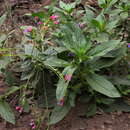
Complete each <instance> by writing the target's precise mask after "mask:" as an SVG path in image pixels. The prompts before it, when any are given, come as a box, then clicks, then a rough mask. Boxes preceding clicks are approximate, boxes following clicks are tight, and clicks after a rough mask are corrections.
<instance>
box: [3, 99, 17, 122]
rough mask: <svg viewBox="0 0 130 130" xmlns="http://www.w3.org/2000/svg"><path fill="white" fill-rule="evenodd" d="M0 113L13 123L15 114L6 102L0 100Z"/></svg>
mask: <svg viewBox="0 0 130 130" xmlns="http://www.w3.org/2000/svg"><path fill="white" fill-rule="evenodd" d="M0 115H1V117H2V118H4V119H5V120H6V121H8V122H10V123H12V124H15V116H14V113H13V111H12V110H11V108H10V106H9V104H8V103H6V102H5V101H0Z"/></svg>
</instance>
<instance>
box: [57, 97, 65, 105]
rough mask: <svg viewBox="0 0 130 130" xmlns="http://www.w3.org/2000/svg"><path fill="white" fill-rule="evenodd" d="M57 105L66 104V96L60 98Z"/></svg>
mask: <svg viewBox="0 0 130 130" xmlns="http://www.w3.org/2000/svg"><path fill="white" fill-rule="evenodd" d="M57 105H59V106H63V105H64V98H62V99H60V101H58V102H57Z"/></svg>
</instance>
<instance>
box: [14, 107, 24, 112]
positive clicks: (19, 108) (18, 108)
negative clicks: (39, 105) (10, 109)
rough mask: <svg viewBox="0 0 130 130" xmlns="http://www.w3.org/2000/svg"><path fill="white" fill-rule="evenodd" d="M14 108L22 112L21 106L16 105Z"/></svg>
mask: <svg viewBox="0 0 130 130" xmlns="http://www.w3.org/2000/svg"><path fill="white" fill-rule="evenodd" d="M15 109H16V110H17V111H18V112H19V113H22V112H23V108H22V107H21V106H16V107H15Z"/></svg>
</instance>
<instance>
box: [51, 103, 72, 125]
mask: <svg viewBox="0 0 130 130" xmlns="http://www.w3.org/2000/svg"><path fill="white" fill-rule="evenodd" d="M70 109H71V106H70V104H69V103H66V104H65V105H64V106H62V107H61V106H56V107H55V108H54V109H53V111H52V114H51V116H50V121H49V124H50V125H52V124H56V123H57V122H59V121H61V120H62V119H63V118H64V117H65V116H66V115H67V113H68V112H69V111H70Z"/></svg>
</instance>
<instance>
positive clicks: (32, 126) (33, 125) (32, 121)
mask: <svg viewBox="0 0 130 130" xmlns="http://www.w3.org/2000/svg"><path fill="white" fill-rule="evenodd" d="M29 125H30V126H31V128H32V129H36V125H35V122H34V120H31V122H30V124H29Z"/></svg>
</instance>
